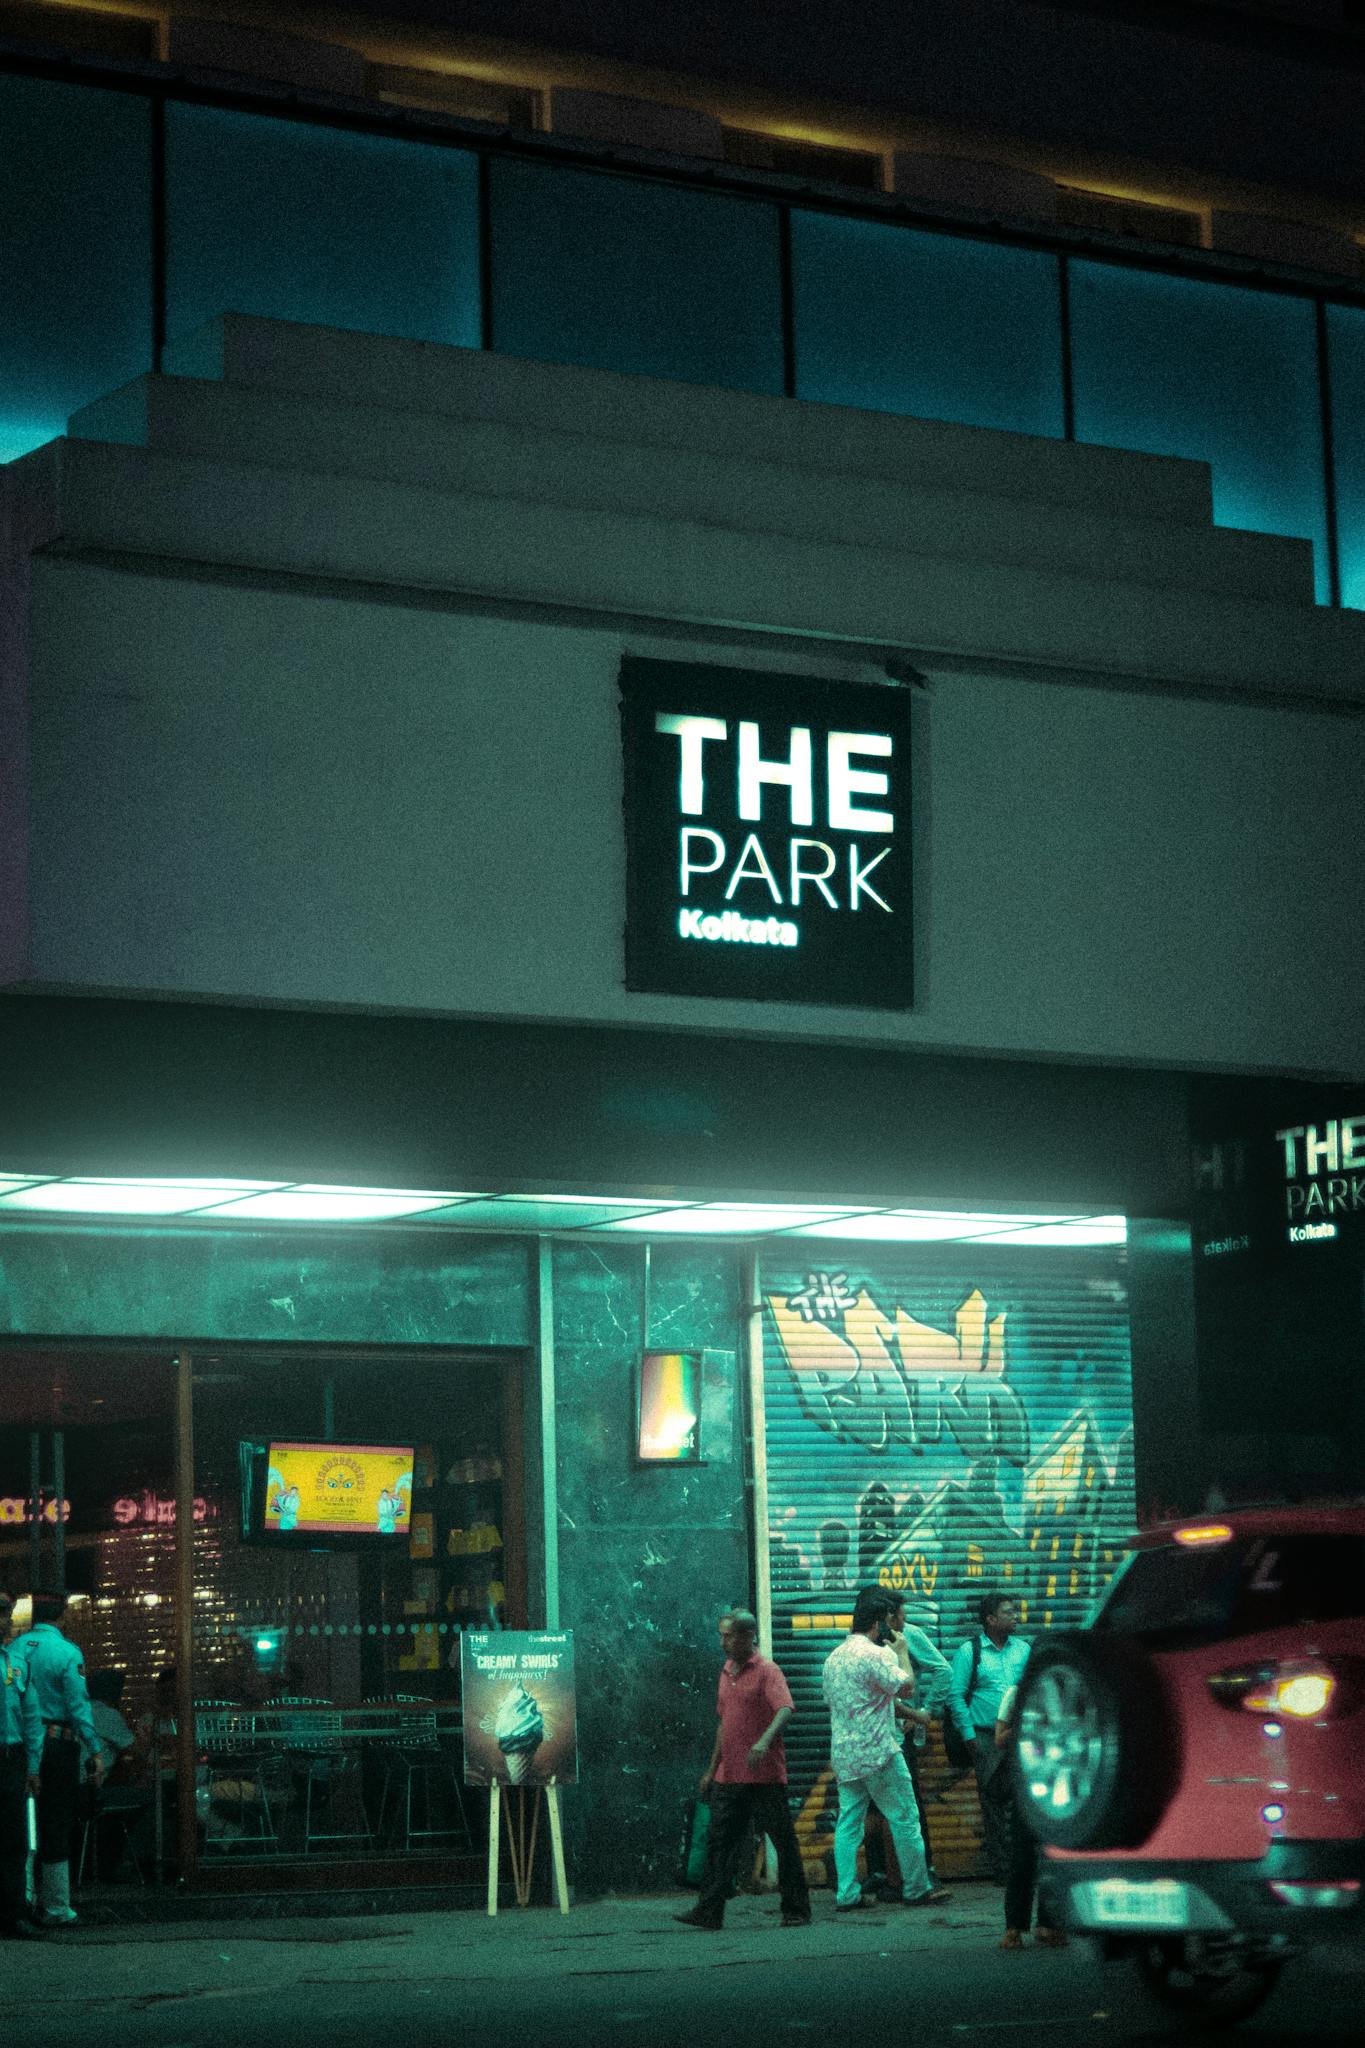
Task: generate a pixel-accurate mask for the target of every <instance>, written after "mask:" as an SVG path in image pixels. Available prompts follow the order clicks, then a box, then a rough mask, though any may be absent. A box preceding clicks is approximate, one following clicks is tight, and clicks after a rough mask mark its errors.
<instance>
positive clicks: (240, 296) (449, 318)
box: [166, 107, 479, 348]
mask: <svg viewBox="0 0 1365 2048" xmlns="http://www.w3.org/2000/svg"><path fill="white" fill-rule="evenodd" d="M166 182H167V197H166V206H167V232H168V240H169V251H168V258H167V280H166V297H167V308H166V331H167V334H168V336H169V338H170V339H171V340H173V341H174V340H177V339H179V337H181V336H182V335H185V334H187V333H190V332H192V331H193V329H194V328H196V327H199V326H201V325H202V324H203V322H204V321H206V320H210V319H212V318H213V316H214V315H215V314H217V313H259V314H263V315H265V316H266V317H267V318H271V319H276V320H301V321H306V322H309V323H311V324H313V325H315V326H320V327H347V328H352V329H358V330H359V331H360V332H362V333H366V334H392V335H401V336H404V337H406V338H408V339H410V340H414V341H439V342H455V343H459V344H461V345H462V346H464V347H466V348H476V347H477V346H478V342H479V290H478V278H479V256H478V176H477V166H476V161H475V158H474V157H473V156H472V155H471V154H470V153H469V152H468V151H466V150H459V149H442V148H440V147H439V146H437V145H433V144H427V143H416V142H395V141H393V140H391V139H390V138H388V137H386V136H376V135H353V134H350V133H348V132H346V131H345V130H342V129H336V128H321V127H312V126H309V125H308V124H307V123H305V122H302V121H276V120H266V119H262V118H260V117H258V116H256V115H253V114H225V113H220V112H219V111H218V110H217V109H216V108H212V107H171V108H170V109H169V110H168V112H167V117H166Z"/></svg>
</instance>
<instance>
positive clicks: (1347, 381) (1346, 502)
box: [1327, 306, 1365, 610]
mask: <svg viewBox="0 0 1365 2048" xmlns="http://www.w3.org/2000/svg"><path fill="white" fill-rule="evenodd" d="M1327 360H1328V375H1329V377H1330V379H1331V390H1332V458H1333V462H1334V464H1335V470H1336V486H1337V551H1338V558H1339V560H1340V563H1341V601H1342V603H1343V604H1349V605H1354V606H1355V607H1356V609H1357V610H1365V310H1363V309H1362V308H1360V307H1359V306H1329V307H1328V308H1327Z"/></svg>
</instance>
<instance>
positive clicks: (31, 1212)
mask: <svg viewBox="0 0 1365 2048" xmlns="http://www.w3.org/2000/svg"><path fill="white" fill-rule="evenodd" d="M6 1210H9V1211H12V1212H13V1213H15V1214H16V1215H21V1216H34V1217H41V1216H52V1217H58V1216H60V1217H64V1218H67V1217H69V1218H73V1219H74V1218H79V1217H87V1218H91V1219H94V1218H99V1217H104V1218H113V1217H140V1218H143V1219H146V1220H152V1219H154V1218H156V1217H174V1218H177V1219H180V1220H191V1221H193V1220H198V1221H203V1222H213V1223H257V1224H259V1223H332V1224H337V1223H342V1224H356V1223H385V1222H399V1221H402V1220H404V1219H407V1220H413V1221H430V1222H441V1223H446V1224H450V1225H452V1226H453V1227H456V1228H460V1229H482V1230H498V1229H501V1230H542V1231H559V1232H562V1231H573V1232H577V1233H581V1234H582V1235H585V1236H590V1235H601V1234H602V1233H604V1232H617V1231H624V1232H631V1233H634V1234H635V1235H636V1236H650V1235H659V1236H679V1237H688V1236H690V1237H792V1238H802V1239H833V1240H839V1239H845V1240H847V1241H849V1242H854V1243H860V1242H861V1243H881V1244H951V1243H976V1244H988V1243H996V1244H1021V1245H1030V1244H1031V1245H1037V1246H1048V1245H1050V1246H1057V1247H1065V1246H1067V1245H1073V1246H1088V1245H1109V1244H1123V1243H1124V1242H1125V1240H1126V1238H1127V1224H1126V1222H1125V1219H1124V1218H1123V1217H1122V1216H1087V1215H1077V1214H1071V1215H1064V1214H1059V1213H1057V1212H1055V1211H1049V1212H1048V1213H1046V1214H1031V1215H1030V1214H1021V1213H1020V1212H1019V1211H1018V1210H1015V1211H1011V1212H1008V1213H1007V1212H1004V1211H998V1210H971V1209H928V1208H920V1209H911V1208H899V1209H878V1208H872V1207H858V1206H855V1205H853V1204H843V1205H840V1204H836V1203H832V1202H821V1203H814V1202H736V1201H710V1202H707V1201H693V1202H679V1201H678V1200H677V1199H676V1198H673V1199H668V1198H666V1197H661V1196H657V1195H656V1196H654V1197H650V1196H635V1195H595V1194H575V1195H566V1194H529V1195H528V1194H505V1195H498V1194H487V1193H473V1192H456V1191H454V1190H447V1191H444V1192H437V1191H434V1190H430V1189H425V1190H424V1189H413V1188H360V1187H346V1186H333V1185H330V1184H328V1183H325V1182H303V1181H263V1180H233V1179H228V1178H226V1177H224V1178H222V1179H201V1178H196V1177H192V1176H190V1175H186V1176H184V1177H183V1178H178V1177H172V1176H155V1177H153V1176H146V1175H142V1176H139V1175H126V1176H123V1177H115V1176H113V1175H94V1174H85V1175H72V1176H69V1177H54V1176H41V1175H37V1174H18V1173H8V1172H6V1173H0V1217H3V1214H4V1212H5V1211H6Z"/></svg>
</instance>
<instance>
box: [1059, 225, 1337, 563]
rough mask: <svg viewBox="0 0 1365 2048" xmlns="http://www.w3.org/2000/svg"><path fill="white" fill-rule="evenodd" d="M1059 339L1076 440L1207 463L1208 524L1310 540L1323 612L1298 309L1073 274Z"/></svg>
mask: <svg viewBox="0 0 1365 2048" xmlns="http://www.w3.org/2000/svg"><path fill="white" fill-rule="evenodd" d="M1071 336H1072V365H1073V374H1074V379H1075V393H1076V438H1077V440H1079V441H1100V442H1103V443H1105V445H1106V446H1108V447H1111V448H1139V449H1142V450H1144V451H1145V452H1146V453H1147V454H1149V455H1188V456H1193V457H1194V458H1195V459H1196V460H1198V461H1201V462H1207V463H1210V464H1211V465H1212V468H1213V516H1214V518H1215V519H1216V520H1217V521H1218V523H1219V525H1220V526H1241V527H1249V528H1250V529H1251V530H1252V531H1253V532H1256V533H1286V534H1299V535H1302V536H1303V537H1304V538H1305V539H1307V540H1311V541H1312V542H1313V544H1314V558H1315V561H1316V565H1317V584H1318V596H1319V598H1320V599H1321V600H1322V601H1324V602H1325V601H1326V599H1327V596H1328V593H1329V580H1328V565H1327V531H1326V528H1327V520H1326V501H1325V494H1324V490H1323V469H1322V414H1321V410H1320V403H1319V395H1318V382H1317V345H1316V331H1315V322H1314V314H1313V308H1312V305H1311V304H1310V303H1309V301H1308V300H1306V299H1296V298H1289V297H1281V296H1279V295H1277V294H1275V293H1272V292H1256V291H1250V290H1243V289H1240V288H1238V287H1237V286H1235V285H1221V284H1204V283H1200V282H1197V281H1195V280H1193V279H1189V278H1179V277H1163V276H1161V275H1160V274H1159V273H1155V272H1149V271H1142V270H1123V269H1120V268H1118V267H1116V266H1113V265H1110V264H1105V263H1085V262H1074V263H1072V265H1071Z"/></svg>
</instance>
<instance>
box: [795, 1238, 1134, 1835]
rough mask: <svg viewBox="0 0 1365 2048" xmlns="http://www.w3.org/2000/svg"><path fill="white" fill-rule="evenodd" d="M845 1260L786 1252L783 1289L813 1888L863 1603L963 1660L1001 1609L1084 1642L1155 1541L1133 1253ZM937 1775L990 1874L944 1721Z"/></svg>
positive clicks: (918, 1251)
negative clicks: (879, 1594) (1111, 1588)
mask: <svg viewBox="0 0 1365 2048" xmlns="http://www.w3.org/2000/svg"><path fill="white" fill-rule="evenodd" d="M821 1252H822V1255H823V1256H822V1257H821V1258H820V1261H819V1263H818V1265H817V1264H816V1263H815V1262H814V1261H812V1260H810V1259H809V1255H808V1253H807V1252H805V1251H804V1248H803V1250H802V1251H798V1250H797V1247H796V1246H795V1245H791V1246H784V1247H782V1248H781V1249H780V1250H779V1249H778V1248H776V1247H774V1248H773V1249H772V1250H771V1251H770V1253H769V1254H768V1255H767V1256H766V1257H765V1260H764V1262H763V1266H762V1270H761V1281H760V1285H761V1293H762V1299H763V1323H764V1342H763V1350H764V1406H765V1436H766V1449H767V1465H768V1497H769V1564H770V1574H771V1592H772V1603H773V1654H774V1656H775V1657H776V1659H777V1661H778V1663H779V1664H780V1665H781V1666H782V1667H783V1669H784V1670H785V1672H786V1674H787V1677H788V1679H789V1681H790V1682H791V1685H792V1690H793V1694H794V1696H795V1699H796V1705H797V1713H796V1717H795V1719H794V1720H793V1722H792V1723H791V1725H790V1727H789V1728H788V1730H787V1754H788V1764H789V1769H790V1772H791V1779H792V1794H793V1802H794V1804H795V1803H797V1802H799V1804H800V1813H799V1815H798V1834H799V1836H800V1838H801V1841H802V1846H803V1849H804V1852H805V1854H806V1858H807V1862H808V1864H809V1865H810V1866H811V1869H812V1874H813V1875H814V1874H817V1872H816V1867H817V1866H820V1867H822V1868H823V1869H825V1870H826V1871H828V1870H829V1869H830V1868H831V1862H830V1857H831V1847H832V1838H833V1818H834V1813H835V1810H836V1807H837V1790H836V1788H835V1786H834V1783H833V1780H832V1778H831V1776H830V1774H829V1769H828V1756H829V1720H828V1715H827V1714H826V1711H825V1708H824V1706H823V1703H822V1700H821V1696H820V1672H821V1668H822V1666H823V1663H824V1660H825V1657H826V1656H827V1655H828V1654H829V1652H830V1650H831V1649H833V1648H834V1646H835V1644H836V1643H837V1642H838V1641H839V1638H840V1636H841V1634H842V1633H843V1632H844V1631H845V1630H847V1628H848V1626H849V1620H850V1617H851V1614H852V1608H853V1599H854V1596H855V1594H856V1592H857V1590H858V1588H859V1587H861V1586H864V1585H881V1586H885V1587H888V1588H889V1589H891V1590H892V1591H894V1592H897V1593H901V1594H903V1595H904V1597H905V1602H906V1614H907V1618H908V1619H909V1620H910V1621H912V1622H914V1623H915V1624H916V1625H917V1626H918V1627H920V1628H922V1629H924V1630H925V1631H926V1632H927V1633H928V1634H929V1635H930V1636H931V1637H932V1638H933V1640H934V1641H935V1642H936V1643H938V1645H939V1647H940V1648H941V1649H942V1651H943V1653H944V1655H945V1656H948V1657H950V1658H951V1656H952V1654H953V1652H954V1651H955V1650H956V1648H957V1647H958V1645H959V1644H960V1643H961V1642H963V1641H964V1640H966V1639H967V1638H968V1636H969V1634H970V1632H971V1630H972V1629H973V1628H974V1627H975V1609H976V1603H977V1601H978V1600H979V1599H980V1598H981V1596H982V1594H983V1593H984V1592H986V1591H988V1590H993V1589H997V1588H998V1589H999V1590H1000V1591H1001V1592H1003V1593H1006V1594H1008V1595H1010V1596H1011V1597H1012V1598H1014V1599H1016V1600H1017V1601H1018V1602H1019V1606H1020V1612H1021V1617H1022V1620H1023V1624H1024V1626H1023V1633H1024V1634H1025V1635H1027V1636H1035V1635H1036V1634H1037V1633H1038V1632H1039V1631H1040V1630H1042V1629H1046V1628H1056V1627H1074V1626H1077V1625H1079V1624H1080V1623H1081V1622H1082V1621H1083V1620H1084V1618H1085V1616H1086V1614H1087V1612H1088V1610H1089V1608H1090V1606H1091V1605H1092V1603H1093V1601H1094V1599H1095V1597H1096V1596H1097V1594H1098V1593H1099V1592H1100V1591H1101V1590H1102V1588H1103V1587H1104V1585H1105V1584H1107V1582H1108V1580H1109V1578H1110V1577H1111V1576H1112V1573H1113V1570H1114V1567H1115V1565H1116V1563H1117V1560H1118V1557H1119V1555H1120V1553H1121V1551H1122V1549H1123V1546H1124V1543H1125V1541H1126V1539H1127V1538H1128V1536H1129V1535H1130V1534H1131V1532H1132V1528H1133V1523H1134V1486H1133V1442H1132V1378H1131V1362H1130V1352H1129V1336H1128V1307H1127V1293H1126V1287H1125V1284H1124V1275H1125V1267H1124V1258H1123V1254H1122V1252H1121V1250H1115V1249H1113V1248H1111V1247H1102V1248H1094V1249H1087V1250H1077V1249H1066V1250H1062V1249H1059V1248H1055V1247H1049V1248H1046V1249H1044V1248H1035V1247H1023V1246H1005V1245H999V1246H996V1247H994V1248H991V1247H990V1246H989V1245H988V1244H985V1243H978V1244H973V1245H962V1244H951V1245H911V1246H903V1247H885V1248H883V1247H877V1248H875V1249H872V1248H866V1247H860V1246H853V1245H848V1246H844V1247H837V1246H835V1245H829V1246H828V1247H825V1246H822V1247H821ZM831 1254H833V1255H834V1256H830V1255H831ZM920 1770H921V1782H922V1785H923V1789H924V1793H925V1797H926V1801H927V1803H928V1811H929V1822H930V1833H931V1838H932V1848H933V1853H934V1857H935V1861H936V1863H937V1867H938V1869H939V1871H940V1873H941V1874H945V1875H947V1874H953V1873H956V1874H959V1875H966V1874H974V1873H977V1872H979V1871H981V1870H984V1867H985V1866H984V1861H983V1858H982V1856H981V1851H980V1840H981V1827H980V1815H979V1811H978V1807H977V1801H976V1794H975V1787H974V1785H973V1784H972V1782H971V1780H970V1778H968V1779H966V1780H963V1779H962V1778H961V1777H960V1776H959V1774H957V1773H955V1772H953V1771H952V1770H951V1769H950V1768H949V1766H948V1764H947V1761H946V1758H945V1757H944V1754H943V1748H942V1738H941V1734H940V1732H939V1728H938V1726H937V1724H935V1726H934V1728H933V1730H932V1731H931V1734H930V1738H929V1743H928V1746H927V1748H926V1749H924V1750H922V1751H921V1752H920Z"/></svg>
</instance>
